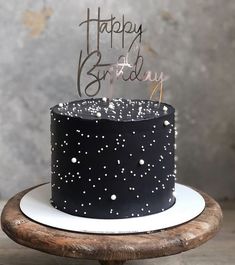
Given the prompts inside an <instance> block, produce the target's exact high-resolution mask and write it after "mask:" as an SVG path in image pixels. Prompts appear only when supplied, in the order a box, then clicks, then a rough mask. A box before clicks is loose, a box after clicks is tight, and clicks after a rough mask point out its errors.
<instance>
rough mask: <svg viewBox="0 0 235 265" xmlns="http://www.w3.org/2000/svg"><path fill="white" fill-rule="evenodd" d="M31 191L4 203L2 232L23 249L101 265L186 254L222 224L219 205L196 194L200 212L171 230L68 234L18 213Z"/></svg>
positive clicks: (203, 241)
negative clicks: (202, 204)
mask: <svg viewBox="0 0 235 265" xmlns="http://www.w3.org/2000/svg"><path fill="white" fill-rule="evenodd" d="M33 188H35V187H33ZM33 188H30V189H27V190H24V191H22V192H20V193H18V194H16V195H15V196H14V197H12V198H11V199H10V200H9V201H8V202H7V204H6V205H5V207H4V209H3V211H2V215H1V226H2V230H3V231H4V232H5V233H6V234H7V235H8V236H9V237H10V238H11V239H12V240H14V241H15V242H17V243H19V244H21V245H24V246H26V247H29V248H33V249H36V250H39V251H42V252H46V253H49V254H53V255H57V256H63V257H74V258H79V259H95V260H99V261H100V263H101V264H102V265H121V264H123V263H124V262H125V261H126V260H133V259H147V258H156V257H162V256H168V255H173V254H177V253H180V252H183V251H187V250H189V249H192V248H195V247H198V246H199V245H201V244H203V243H205V242H206V241H208V240H209V239H211V238H212V237H213V236H214V235H215V234H216V233H217V232H218V230H219V228H220V227H221V223H222V211H221V208H220V206H219V204H218V203H217V202H216V201H215V200H214V199H212V198H211V197H210V196H209V195H207V194H205V193H203V192H200V194H201V195H202V196H203V197H204V199H205V201H206V207H205V209H204V211H203V212H202V213H201V214H200V215H199V216H198V217H196V218H195V219H193V220H192V221H190V222H187V223H185V224H182V225H179V226H176V227H173V228H168V229H164V230H161V231H156V232H154V231H152V232H149V233H141V234H129V235H97V234H86V233H77V232H69V231H64V230H59V229H55V228H51V227H48V226H45V225H41V224H39V223H36V222H35V221H33V220H31V219H29V218H28V217H26V216H25V215H24V214H23V213H22V212H21V210H20V206H19V204H20V200H21V198H22V197H23V196H24V194H26V193H27V192H28V191H30V190H31V189H33ZM192 204H193V202H192Z"/></svg>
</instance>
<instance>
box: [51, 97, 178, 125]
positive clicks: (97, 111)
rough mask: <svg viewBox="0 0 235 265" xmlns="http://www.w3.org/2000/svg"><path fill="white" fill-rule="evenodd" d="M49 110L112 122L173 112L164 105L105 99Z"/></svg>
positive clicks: (148, 117) (88, 100) (66, 104)
mask: <svg viewBox="0 0 235 265" xmlns="http://www.w3.org/2000/svg"><path fill="white" fill-rule="evenodd" d="M51 110H52V112H55V113H57V114H59V115H62V116H67V117H78V118H81V119H90V120H94V119H106V120H112V121H141V120H148V119H153V118H157V117H161V116H164V115H166V114H170V113H172V112H174V108H173V107H172V106H171V105H169V104H166V103H158V102H156V101H152V100H141V99H123V98H114V99H108V98H105V97H104V98H91V99H83V100H78V101H72V102H67V103H59V104H58V105H56V106H54V107H53V108H52V109H51Z"/></svg>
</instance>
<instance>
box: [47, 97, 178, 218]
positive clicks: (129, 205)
mask: <svg viewBox="0 0 235 265" xmlns="http://www.w3.org/2000/svg"><path fill="white" fill-rule="evenodd" d="M174 112H175V111H174V108H173V107H172V106H170V105H168V104H166V103H161V104H160V103H158V102H155V101H151V100H139V99H138V100H137V99H136V100H130V99H120V98H118V99H112V100H109V99H107V98H95V99H93V98H92V99H84V100H79V101H74V102H69V103H60V104H59V105H56V106H54V107H53V108H52V109H51V148H52V158H51V168H52V181H51V183H52V198H51V203H52V205H53V206H54V207H55V208H57V209H58V210H60V211H63V212H66V213H69V214H72V215H76V216H83V217H90V218H103V219H114V218H130V217H139V216H145V215H150V214H154V213H159V212H161V211H164V210H166V209H168V208H170V207H171V206H172V205H173V204H174V203H175V197H174V188H175V163H174V152H175V150H174V149H175V148H174V147H175V125H174Z"/></svg>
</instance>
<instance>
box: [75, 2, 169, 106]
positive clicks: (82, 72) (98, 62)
mask: <svg viewBox="0 0 235 265" xmlns="http://www.w3.org/2000/svg"><path fill="white" fill-rule="evenodd" d="M79 26H80V27H82V26H83V27H85V28H86V53H84V52H83V50H81V51H80V55H79V62H78V73H77V90H78V94H79V96H80V97H82V95H83V93H82V89H81V77H82V76H83V77H84V76H86V77H87V80H88V81H86V84H85V87H84V94H85V95H86V96H88V97H94V96H96V95H98V93H99V92H100V89H101V82H102V81H105V80H108V81H109V84H110V90H109V98H111V97H112V94H113V84H114V81H115V80H120V79H121V80H123V81H135V80H137V81H140V82H145V81H149V82H151V83H152V89H151V91H152V93H151V95H150V99H154V96H155V95H156V94H157V92H159V98H158V101H159V102H161V100H162V94H163V82H164V81H165V80H167V78H168V77H167V76H165V75H164V74H163V73H162V72H161V73H157V72H153V71H150V70H148V71H144V70H143V66H144V57H143V55H142V54H141V42H142V34H143V33H144V30H143V26H142V24H139V25H138V24H136V23H133V22H132V21H130V20H126V18H125V15H124V14H123V15H122V18H121V20H120V21H119V20H118V19H117V18H116V17H115V16H113V15H112V14H111V15H110V18H108V19H107V18H102V16H101V9H100V7H98V12H97V17H91V15H90V9H89V8H88V9H87V17H86V19H85V20H84V21H82V22H81V23H80V24H79ZM94 28H95V31H96V32H95V35H96V43H95V47H92V46H94V44H93V42H92V43H91V41H90V39H91V36H94V32H92V31H91V30H92V29H94ZM105 33H106V34H109V36H110V47H109V48H111V49H112V48H113V47H114V39H115V40H116V39H117V37H118V36H120V39H121V41H120V44H121V45H120V44H119V45H120V46H121V49H123V50H124V51H125V49H126V52H125V53H124V54H121V55H120V56H118V58H117V60H116V62H109V61H108V62H107V61H105V60H104V58H103V54H102V51H101V42H100V40H101V37H102V34H105ZM129 36H131V37H132V36H133V38H131V42H130V43H129V44H126V38H127V37H129ZM116 42H117V41H116ZM116 42H115V44H116ZM92 44H93V45H92ZM133 57H134V60H131V59H130V58H133Z"/></svg>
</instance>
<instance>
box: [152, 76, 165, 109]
mask: <svg viewBox="0 0 235 265" xmlns="http://www.w3.org/2000/svg"><path fill="white" fill-rule="evenodd" d="M154 83H155V84H156V85H155V87H154ZM154 83H153V90H152V93H151V95H150V100H152V98H153V95H154V94H157V92H158V91H159V92H160V93H159V100H158V102H159V105H160V104H161V102H162V96H163V85H162V83H163V82H162V80H159V81H158V82H157V81H154ZM159 85H160V87H159Z"/></svg>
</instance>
